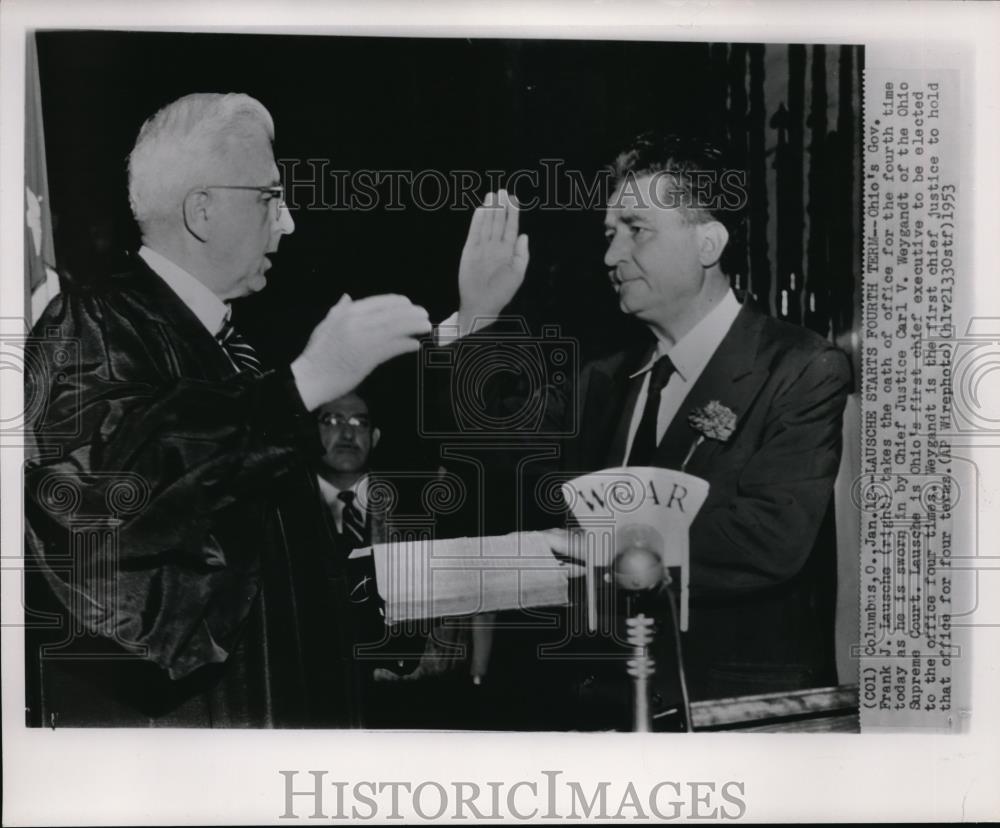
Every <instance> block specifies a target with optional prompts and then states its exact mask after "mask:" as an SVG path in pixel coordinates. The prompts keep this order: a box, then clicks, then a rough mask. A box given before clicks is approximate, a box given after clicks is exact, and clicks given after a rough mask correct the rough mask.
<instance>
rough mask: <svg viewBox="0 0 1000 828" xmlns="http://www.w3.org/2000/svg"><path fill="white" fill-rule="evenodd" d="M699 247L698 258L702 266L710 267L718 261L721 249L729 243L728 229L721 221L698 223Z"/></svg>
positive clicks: (720, 256)
mask: <svg viewBox="0 0 1000 828" xmlns="http://www.w3.org/2000/svg"><path fill="white" fill-rule="evenodd" d="M698 230H699V247H698V259H699V261H700V262H701V266H702V267H711V266H712V265H716V264H718V263H719V259H721V258H722V251H723V250H725V249H726V245H727V244H729V231H728V230H727V229H726V227H725V225H724V224H723V223H722V222H721V221H707V222H705V223H704V224H700V225H698Z"/></svg>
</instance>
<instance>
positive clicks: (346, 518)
mask: <svg viewBox="0 0 1000 828" xmlns="http://www.w3.org/2000/svg"><path fill="white" fill-rule="evenodd" d="M337 497H338V498H339V499H340V500H341V501H342V502H343V504H344V510H343V512H341V515H340V520H341V524H342V526H343V527H344V528H343V532H342V534H343V536H344V542H345V544H346V545H348V546H349V547H350V548H351V549H357V548H358V547H359V546H367V545H368V532H367V531H366V529H365V518H364V515H362V514H361V510H360V509H358V507H357V504H356V503H355V494H354V492H352V491H351V490H350V489H348V490H347V491H343V492H340V493H339V494H338V495H337Z"/></svg>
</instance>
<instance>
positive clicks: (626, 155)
mask: <svg viewBox="0 0 1000 828" xmlns="http://www.w3.org/2000/svg"><path fill="white" fill-rule="evenodd" d="M611 172H612V177H613V180H614V185H615V188H618V187H621V186H622V185H623V184H625V183H626V182H627V180H628V179H630V178H632V179H637V178H642V177H645V176H647V175H657V176H661V175H662V176H663V178H664V179H665V181H666V182H668V186H667V188H666V191H665V193H663V195H662V197H663V198H664V203H671V204H676V205H677V206H678V207H679V208H680V209H681V210H683V211H684V212H685V213H686V214H687V216H688V217H689V219H690V220H691V221H695V222H702V221H718V222H720V223H721V224H722V225H723V226H724V227H725V228H726V229H727V230H728V231H729V243H728V244H727V245H726V249H725V251H723V254H722V259H721V260H720V266H721V268H722V270H723V272H724V273H727V274H730V275H732V274H733V273H734V272H735V271H736V269H737V268H738V267H740V266H741V265H740V263H741V262H745V260H746V258H745V254H744V244H745V236H746V231H745V225H746V216H745V213H746V202H747V191H746V173H745V171H744V170H743V168H742V167H741V166H739V165H734V164H733V163H732V162H731V159H730V156H729V153H728V152H727V151H726V149H725V148H724V147H722V146H720V145H718V144H716V143H713V142H711V141H708V140H706V139H705V138H703V137H700V136H691V135H683V134H679V133H660V132H656V131H649V132H643V133H641V134H640V135H638V136H637V137H636V138H635V139H634V140H633V141H632V143H631V144H630V145H629V146H628V147H626V148H625V149H624V150H623V151H622V152H620V153H619V154H618V157H617V158H616V159H615V160H614V163H613V164H612V165H611ZM663 190H664V186H663V185H662V184H661V185H659V187H658V192H662V191H663ZM667 199H670V201H667Z"/></svg>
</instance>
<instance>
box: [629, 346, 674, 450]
mask: <svg viewBox="0 0 1000 828" xmlns="http://www.w3.org/2000/svg"><path fill="white" fill-rule="evenodd" d="M674 370H675V369H674V364H673V363H672V362H671V361H670V357H668V356H661V357H660V358H659V359H658V360H656V363H655V364H654V365H653V368H652V370H651V371H650V373H649V387H648V388H647V389H646V405H645V407H644V408H643V409H642V419H641V420H639V428H637V429H636V431H635V439H634V440H633V441H632V451H631V452H629V456H628V463H627V465H629V466H648V465H649V463H650V462H651V461H652V459H653V454H654V453H655V452H656V418H657V415H658V414H659V413H660V392H661V391H662V390H663V387H664V386H665V385H666V384H667V382H668V381H669V379H670V375H671V374H673V372H674Z"/></svg>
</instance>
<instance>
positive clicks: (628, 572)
mask: <svg viewBox="0 0 1000 828" xmlns="http://www.w3.org/2000/svg"><path fill="white" fill-rule="evenodd" d="M655 544H656V541H655V540H653V539H652V538H644V537H642V536H641V535H640V536H638V537H636V536H632V537H630V538H629V539H628V541H627V542H626V543H625V544H624V547H623V548H622V550H621V551H620V552H619V553H618V554H617V556H616V557H615V560H614V577H615V583H616V584H617V585H618V587H619V588H621V589H623V590H625V592H626V594H627V601H628V603H627V605H626V606H627V607H628V617H627V618H626V619H625V628H626V641H627V642H628V645H629V647H630V648H631V658H629V660H628V661H627V662H626V672H627V673H628V674H629V675H630V676H631V677H632V689H633V699H634V701H633V708H632V709H633V718H632V730H633V731H634V732H636V733H650V732H651V731H652V730H653V714H652V712H651V710H650V705H649V684H650V676H652V675H653V674H654V673H655V672H656V662H655V660H654V659H653V657H652V656H651V655H650V654H649V653H650V650H651V649H652V645H653V642H654V640H655V629H654V627H655V624H656V621H655V619H654V618H653V617H651V616H649V615H646V614H645V613H644V612H642V611H641V609H639V607H640V606H641V605H642V604H644V603H646V602H647V600H648V598H649V597H650V596H651V593H652V592H653V591H654V590H658V591H659V590H662V592H664V593H666V598H667V601H668V602H669V604H670V613H671V621H672V623H673V627H674V636H675V640H674V643H675V647H676V653H677V670H678V678H679V682H680V687H681V697H682V700H683V708H684V729H685V731H687V732H688V733H690V732H691V731H692V727H691V706H690V701H689V698H688V690H687V679H686V677H685V673H684V663H683V656H682V653H681V637H680V627H679V624H678V618H677V609H676V605H675V603H674V596H673V595H672V594H671V593H670V589H669V585H670V583H671V578H670V575H669V574H667V572H666V571H665V569H664V567H663V561H662V559H661V557H660V554H659V553H658V552H657V551H656V548H655ZM644 599H647V600H644ZM637 610H639V611H637Z"/></svg>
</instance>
